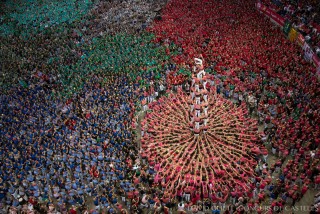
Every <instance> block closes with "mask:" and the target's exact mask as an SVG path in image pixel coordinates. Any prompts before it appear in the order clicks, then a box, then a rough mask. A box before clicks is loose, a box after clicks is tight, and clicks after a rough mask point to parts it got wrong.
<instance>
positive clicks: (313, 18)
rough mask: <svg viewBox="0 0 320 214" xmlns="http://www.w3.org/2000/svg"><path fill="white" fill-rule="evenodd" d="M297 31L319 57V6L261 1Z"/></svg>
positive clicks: (309, 2) (291, 2) (305, 3)
mask: <svg viewBox="0 0 320 214" xmlns="http://www.w3.org/2000/svg"><path fill="white" fill-rule="evenodd" d="M262 2H263V3H265V4H266V5H267V6H268V7H269V8H272V9H273V10H274V11H276V12H277V13H278V14H280V15H281V16H282V17H284V18H285V19H286V20H288V21H290V23H291V25H292V27H293V28H295V29H297V30H298V31H299V32H300V33H301V34H302V35H303V36H304V38H305V39H306V41H307V42H308V43H309V44H310V45H311V46H312V47H313V48H314V50H315V51H316V53H317V54H318V56H320V12H319V8H320V4H319V2H317V1H312V0H311V1H308V0H306V1H281V0H273V1H267V0H263V1H262Z"/></svg>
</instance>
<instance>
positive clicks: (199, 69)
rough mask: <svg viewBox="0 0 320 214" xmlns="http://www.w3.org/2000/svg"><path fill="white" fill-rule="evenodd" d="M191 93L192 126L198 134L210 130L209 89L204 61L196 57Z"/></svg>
mask: <svg viewBox="0 0 320 214" xmlns="http://www.w3.org/2000/svg"><path fill="white" fill-rule="evenodd" d="M194 60H195V66H194V68H193V74H192V84H191V87H190V89H191V93H190V121H191V122H190V128H191V129H192V130H193V133H194V134H195V135H196V136H198V135H199V134H201V133H203V134H205V133H206V131H207V130H208V126H207V123H208V106H209V100H208V90H207V88H206V85H207V75H206V72H205V71H204V66H203V61H202V60H201V59H199V58H195V59H194Z"/></svg>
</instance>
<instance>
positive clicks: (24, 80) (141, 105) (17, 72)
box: [0, 0, 320, 213]
mask: <svg viewBox="0 0 320 214" xmlns="http://www.w3.org/2000/svg"><path fill="white" fill-rule="evenodd" d="M76 2H77V1H76ZM115 2H116V1H111V2H100V3H98V5H100V4H101V5H102V6H101V7H93V9H92V10H91V12H90V13H88V15H87V16H84V17H82V18H77V19H75V20H72V23H64V22H63V23H60V24H58V23H57V24H56V25H55V24H53V25H50V26H48V27H47V28H46V30H45V31H43V33H41V30H40V31H36V32H37V33H36V34H32V39H30V40H29V41H26V40H24V38H23V37H22V36H19V34H17V33H16V34H12V35H11V36H10V35H4V34H2V31H1V61H2V62H3V63H1V70H2V71H4V72H2V76H1V90H3V91H2V92H3V93H1V96H0V100H1V105H0V114H1V115H0V127H1V128H0V133H1V135H0V137H1V142H0V143H1V151H0V152H1V153H0V158H1V160H2V161H1V164H0V169H1V170H0V172H1V177H0V178H1V182H0V205H1V210H2V211H3V212H4V213H37V212H39V213H43V212H48V213H58V212H59V213H67V212H71V213H76V212H78V213H85V212H89V211H90V212H91V213H99V212H109V213H119V212H120V213H141V212H143V210H149V211H150V210H152V211H154V212H158V213H161V212H165V213H168V212H169V211H172V210H177V211H178V212H180V213H184V212H185V211H186V210H191V211H194V212H197V211H198V210H206V211H208V209H207V208H210V211H212V212H215V213H219V211H220V210H224V212H225V213H236V212H238V213H243V212H244V211H245V209H247V208H248V207H250V208H254V209H256V210H257V211H258V212H262V211H263V210H259V207H260V205H261V204H270V206H271V207H272V208H274V209H271V211H272V210H274V211H275V212H276V211H277V210H281V209H278V208H279V207H283V206H287V205H294V204H295V203H296V202H298V201H299V200H300V199H301V198H302V197H303V195H304V194H306V192H307V191H308V190H310V189H319V185H320V175H319V172H320V164H319V160H320V158H319V157H320V149H319V142H320V137H319V136H320V134H319V132H320V130H319V109H320V108H319V98H318V95H319V90H320V87H319V82H318V79H317V77H316V76H314V73H315V68H314V67H313V66H312V65H310V64H308V63H307V62H305V61H304V60H303V57H302V52H301V49H300V47H298V46H295V44H293V43H290V42H289V41H287V40H286V38H285V37H284V36H283V33H282V32H281V30H280V29H278V28H277V27H275V26H274V25H273V24H272V23H271V22H269V21H261V19H263V16H262V15H260V14H259V13H258V12H257V11H256V10H255V6H254V3H255V1H242V2H241V3H239V1H236V0H227V1H214V2H211V1H204V0H197V1H181V0H179V1H178V0H172V1H170V2H168V4H167V5H166V6H165V7H164V8H163V10H162V14H161V17H158V18H157V20H156V21H154V22H153V23H152V25H151V26H150V27H147V25H148V24H149V23H151V21H150V20H153V19H154V18H155V16H156V15H157V13H155V12H152V13H149V12H148V10H150V8H152V7H151V6H150V2H149V1H134V3H135V4H128V5H132V7H136V9H135V10H129V9H128V10H126V9H124V10H119V11H124V13H125V11H127V12H126V13H130V11H137V8H139V7H140V6H141V7H142V8H144V10H143V11H146V13H143V14H142V15H141V14H140V15H141V16H146V17H139V15H137V20H140V21H141V20H143V21H142V22H143V23H142V24H141V23H139V24H135V23H131V24H130V23H129V22H128V24H124V25H123V26H122V25H121V26H119V24H117V23H119V22H123V19H124V17H123V16H121V17H120V13H121V12H119V11H118V12H116V10H110V8H114V7H116V3H115ZM140 3H142V5H140V6H139V4H140ZM101 8H104V9H101ZM128 8H129V7H128ZM104 10H105V11H110V14H112V16H113V14H117V13H119V14H118V15H119V17H118V18H116V17H114V19H112V24H110V25H108V24H107V23H106V22H107V19H104V20H103V21H102V19H103V18H105V17H109V16H110V14H109V16H108V14H103V13H104V12H105V11H104ZM138 11H139V10H138ZM146 14H147V15H146ZM125 17H132V16H129V15H128V16H125ZM8 20H9V19H8ZM8 20H7V21H8ZM21 21H22V20H21ZM2 23H3V20H2ZM99 23H106V24H103V25H101V24H99ZM145 23H147V24H145ZM1 26H2V25H1ZM146 27H147V31H149V32H151V33H154V35H155V36H154V35H150V34H149V33H145V32H144V33H142V34H141V32H142V31H143V29H145V28H146ZM107 29H109V30H107ZM1 30H2V28H1ZM118 32H122V34H117V33H118ZM128 33H132V34H133V35H132V36H131V35H127V34H128ZM311 37H312V36H311ZM311 40H312V41H315V40H314V39H313V38H311ZM112 47H114V50H113V52H112V51H111V50H109V49H110V48H112ZM199 54H202V56H203V58H204V59H205V62H206V64H205V68H206V71H207V72H208V73H210V74H212V75H213V77H214V78H213V80H212V86H214V87H215V90H212V91H211V92H210V93H217V94H218V96H223V97H224V98H225V99H230V100H231V101H232V102H234V103H235V104H236V105H239V106H243V105H245V104H246V105H247V106H248V111H249V114H250V115H251V116H253V117H257V118H258V120H259V121H260V124H261V126H262V127H263V131H262V138H261V142H260V143H262V144H264V146H265V147H267V148H268V150H269V153H271V154H272V155H273V156H275V157H276V159H277V160H276V162H275V163H272V164H270V162H269V160H268V157H266V155H263V154H260V155H257V157H256V158H257V159H256V161H257V163H258V164H257V165H256V168H255V176H251V177H250V179H251V181H250V189H251V191H247V192H244V191H241V188H235V189H232V188H231V189H220V190H218V191H215V192H212V191H211V192H210V194H209V193H208V195H207V196H208V197H204V196H205V195H204V194H203V192H202V191H201V192H196V191H195V192H194V191H193V189H192V188H182V186H177V188H176V191H175V192H170V194H169V192H168V191H166V188H165V187H166V182H167V181H168V179H170V177H166V178H162V179H160V178H159V177H157V176H156V175H157V171H159V164H160V163H158V162H157V160H156V159H155V160H152V161H148V160H147V158H146V157H142V159H140V155H142V156H143V153H141V154H140V153H139V152H140V150H139V148H138V147H137V145H139V144H138V143H137V142H136V141H135V140H134V139H135V132H136V131H135V129H136V128H137V127H139V124H138V123H137V121H138V120H137V115H136V112H137V111H139V110H141V109H142V110H145V111H147V110H148V105H151V106H152V105H153V104H152V103H151V102H152V101H154V100H155V99H156V98H159V96H162V95H166V94H167V92H169V93H171V91H170V89H172V90H175V89H176V88H177V87H178V86H177V84H179V85H183V88H184V89H185V88H188V87H189V86H188V84H186V82H185V81H186V80H187V79H188V77H187V76H188V75H187V74H188V72H185V71H188V70H190V69H191V67H192V66H193V58H194V57H195V56H198V55H199ZM171 59H172V60H173V61H171ZM170 63H171V64H173V65H171V64H170ZM180 68H181V69H182V70H183V72H180V73H182V74H184V73H186V75H179V74H180V73H179V69H180ZM172 70H175V72H173V75H172V73H171V72H172ZM166 73H167V74H168V76H169V77H168V76H167V78H166ZM176 74H178V75H176ZM176 76H178V79H177V80H175V77H176ZM166 80H169V81H168V82H166ZM19 82H20V84H21V85H16V84H17V83H19ZM172 84H175V85H172ZM166 90H167V91H166ZM159 99H161V98H159ZM226 102H227V101H226ZM147 115H148V114H147ZM136 133H137V134H138V133H139V132H136ZM159 146H160V145H159ZM243 174H245V173H243ZM209 187H210V185H209V186H208V188H209ZM315 199H316V200H315V206H314V207H315V208H316V206H317V204H318V203H317V202H318V200H317V197H316V198H315ZM193 205H194V206H193ZM213 205H217V206H213ZM200 207H201V209H200ZM206 207H207V208H206Z"/></svg>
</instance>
